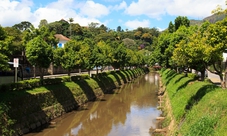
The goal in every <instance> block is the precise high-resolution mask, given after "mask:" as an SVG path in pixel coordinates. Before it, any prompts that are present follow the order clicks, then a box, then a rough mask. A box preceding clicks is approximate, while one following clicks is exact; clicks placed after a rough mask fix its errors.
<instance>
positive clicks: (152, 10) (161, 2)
mask: <svg viewBox="0 0 227 136" xmlns="http://www.w3.org/2000/svg"><path fill="white" fill-rule="evenodd" d="M169 1H170V0H149V1H148V0H138V2H134V1H133V2H132V3H131V4H130V5H129V7H128V8H127V9H126V10H125V13H126V14H129V15H132V16H139V15H146V16H148V17H151V18H156V19H159V18H160V17H161V15H163V14H165V7H166V6H167V5H168V4H169Z"/></svg>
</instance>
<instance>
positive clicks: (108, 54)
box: [92, 41, 113, 72]
mask: <svg viewBox="0 0 227 136" xmlns="http://www.w3.org/2000/svg"><path fill="white" fill-rule="evenodd" d="M112 53H113V50H112V48H111V47H110V46H109V45H108V44H106V43H105V42H104V41H100V42H98V43H97V45H95V46H94V49H93V52H92V55H93V56H92V57H93V62H94V65H95V67H96V68H97V69H98V67H101V68H102V70H103V69H104V68H105V67H106V66H109V65H110V64H111V63H112V61H113V55H112ZM97 72H98V71H97Z"/></svg>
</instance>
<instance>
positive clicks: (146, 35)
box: [141, 33, 152, 44]
mask: <svg viewBox="0 0 227 136" xmlns="http://www.w3.org/2000/svg"><path fill="white" fill-rule="evenodd" d="M141 39H143V40H144V41H145V42H148V43H150V44H151V43H152V35H151V34H149V33H144V34H143V35H142V36H141Z"/></svg>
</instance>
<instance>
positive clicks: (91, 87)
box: [0, 69, 148, 135]
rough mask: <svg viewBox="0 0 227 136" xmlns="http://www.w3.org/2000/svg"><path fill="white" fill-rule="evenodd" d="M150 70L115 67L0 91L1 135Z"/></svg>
mask: <svg viewBox="0 0 227 136" xmlns="http://www.w3.org/2000/svg"><path fill="white" fill-rule="evenodd" d="M145 72H148V70H147V69H134V70H125V71H112V72H106V73H100V74H99V75H93V78H87V79H82V78H81V79H79V80H77V81H70V82H62V83H60V84H55V85H45V86H41V87H38V88H33V89H31V90H23V91H16V92H7V91H6V92H4V93H1V95H2V97H1V98H2V100H0V115H1V117H0V126H1V131H0V134H1V135H23V134H25V133H29V132H30V131H32V130H34V129H36V128H37V127H40V126H42V125H45V124H48V123H50V121H51V120H53V119H55V118H58V117H60V116H62V115H64V114H65V113H67V112H70V111H72V110H77V109H78V108H79V107H80V106H82V105H83V104H85V103H86V102H88V101H94V100H96V99H99V98H101V97H102V96H103V95H104V94H106V93H114V90H113V89H115V88H117V87H119V86H121V85H123V84H125V83H127V82H129V81H130V80H133V79H134V78H136V77H137V76H140V75H142V74H144V73H145Z"/></svg>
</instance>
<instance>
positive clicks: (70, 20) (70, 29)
mask: <svg viewBox="0 0 227 136" xmlns="http://www.w3.org/2000/svg"><path fill="white" fill-rule="evenodd" d="M73 21H74V19H73V18H69V23H70V25H69V31H70V38H71V36H72V22H73Z"/></svg>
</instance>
